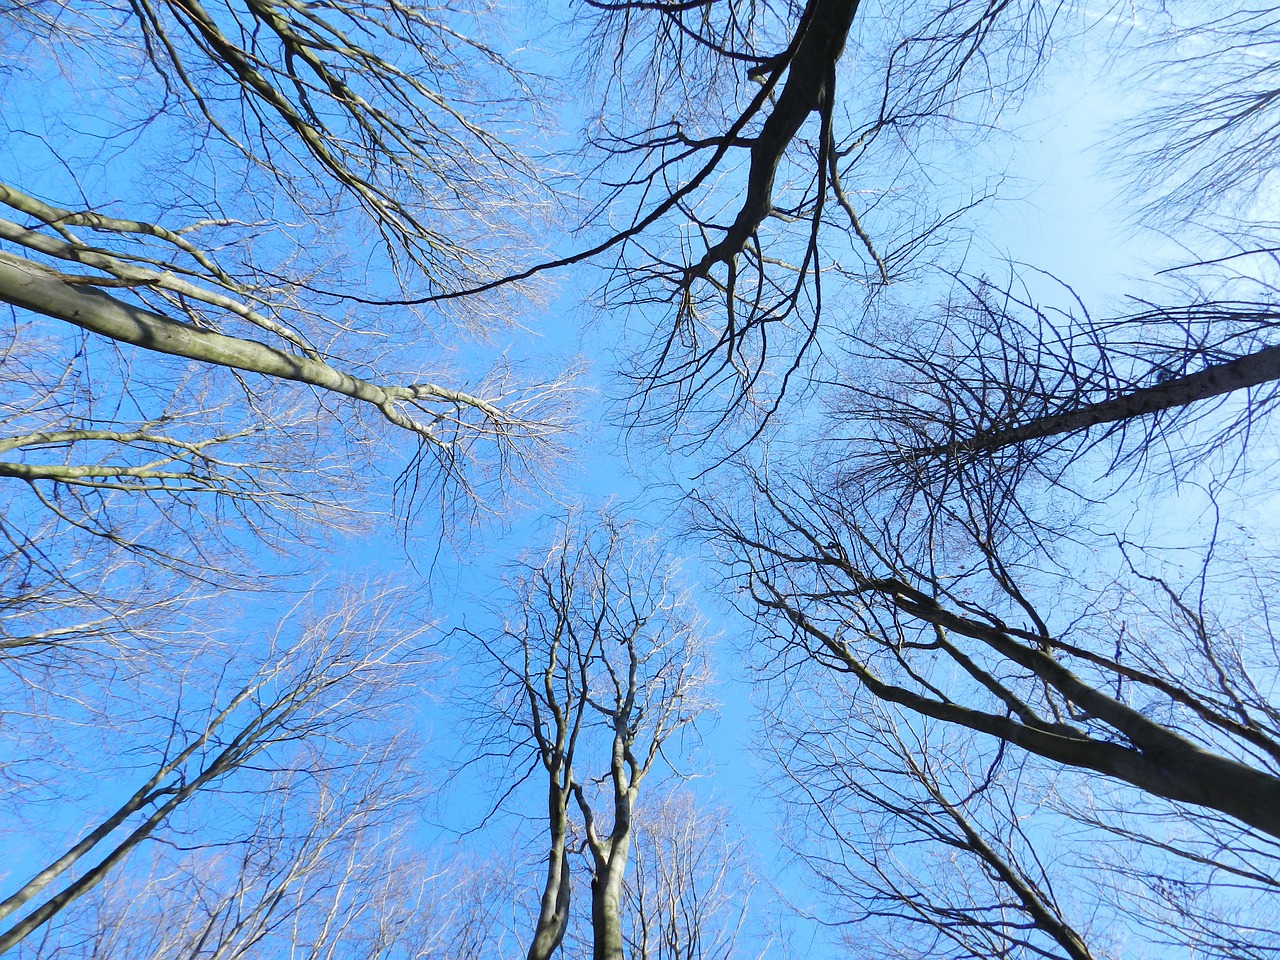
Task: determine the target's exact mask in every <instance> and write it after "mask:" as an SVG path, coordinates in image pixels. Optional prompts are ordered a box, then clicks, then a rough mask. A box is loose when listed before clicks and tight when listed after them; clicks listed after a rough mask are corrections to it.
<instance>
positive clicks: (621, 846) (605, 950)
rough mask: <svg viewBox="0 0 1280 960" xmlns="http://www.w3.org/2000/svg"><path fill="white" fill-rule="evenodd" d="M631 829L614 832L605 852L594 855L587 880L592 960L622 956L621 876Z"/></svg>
mask: <svg viewBox="0 0 1280 960" xmlns="http://www.w3.org/2000/svg"><path fill="white" fill-rule="evenodd" d="M630 847H631V831H630V829H627V830H626V831H625V832H624V833H623V834H622V835H621V836H618V835H616V834H615V835H614V836H613V837H612V838H611V842H610V844H609V851H608V855H607V856H605V857H597V858H596V876H595V878H594V879H593V880H592V881H591V928H592V933H593V948H592V953H591V957H592V960H623V951H622V946H623V940H622V878H623V876H624V874H625V873H626V869H627V857H628V854H629V853H630Z"/></svg>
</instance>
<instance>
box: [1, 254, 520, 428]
mask: <svg viewBox="0 0 1280 960" xmlns="http://www.w3.org/2000/svg"><path fill="white" fill-rule="evenodd" d="M0 300H3V301H5V302H7V303H11V304H13V305H14V306H18V307H22V308H24V309H26V310H31V311H33V312H35V313H39V314H43V315H44V316H47V317H52V318H54V319H55V320H62V321H65V322H66V323H71V324H74V325H75V326H77V327H80V328H82V329H84V330H88V331H89V332H91V333H96V334H99V335H100V336H104V337H107V338H109V339H111V340H115V341H116V342H118V343H128V344H131V345H133V346H136V347H142V348H143V349H146V350H154V351H156V352H157V353H166V354H169V355H170V356H175V357H186V358H187V359H189V360H198V361H200V362H202V363H210V364H215V365H218V366H224V367H231V368H233V369H236V370H245V371H248V372H250V373H259V374H262V375H264V376H268V377H276V378H279V379H282V380H293V381H296V382H298V383H305V384H308V385H309V386H313V387H317V388H318V389H321V390H327V391H329V392H331V393H337V394H341V395H342V396H346V397H351V398H352V399H355V400H360V401H362V402H364V403H368V404H371V405H372V406H374V407H377V408H378V410H379V411H380V412H381V413H382V415H383V416H384V417H385V418H386V419H387V420H388V421H390V422H391V423H393V424H394V425H395V426H397V427H401V428H403V429H405V430H409V431H411V432H412V433H415V434H417V435H418V436H420V437H423V438H425V439H427V440H430V441H431V442H433V443H436V444H439V445H446V443H445V441H442V440H440V439H438V438H437V437H436V435H435V432H434V429H433V425H432V423H429V422H423V421H421V420H418V419H415V418H414V417H412V416H410V415H408V414H406V413H405V411H404V408H403V406H402V405H403V404H406V403H408V404H413V403H422V402H426V403H439V404H442V405H445V406H449V407H458V406H464V407H471V408H473V409H475V410H477V411H478V412H480V413H482V414H483V415H484V416H486V417H489V418H492V419H494V420H496V421H499V422H501V421H504V420H506V419H507V417H506V415H505V414H504V413H503V411H502V410H500V409H498V408H497V407H495V406H493V405H492V404H490V403H488V402H487V401H485V400H483V399H481V398H479V397H475V396H472V395H470V394H466V393H462V392H459V391H456V390H448V389H446V388H443V387H438V386H435V385H434V384H429V383H423V384H414V385H412V386H389V387H382V386H378V385H377V384H373V383H369V382H368V381H367V380H361V379H360V378H358V377H353V376H351V375H350V374H348V373H343V372H342V371H340V370H338V369H336V368H335V367H332V366H330V365H329V364H327V363H325V362H323V361H320V360H313V359H311V358H309V357H299V356H295V355H293V354H290V353H286V352H285V351H283V350H278V349H276V348H274V347H270V346H267V345H266V344H264V343H259V342H258V341H256V340H246V339H242V338H239V337H229V336H226V335H225V334H221V333H215V332H214V331H212V330H203V329H201V328H200V327H197V326H194V325H192V324H189V323H183V322H181V321H178V320H174V319H171V318H170V317H166V316H164V315H162V314H159V313H155V312H153V311H151V310H147V309H144V308H142V307H139V306H135V305H133V304H130V303H127V302H125V301H123V300H119V299H117V298H115V297H112V296H110V295H109V294H106V293H103V292H102V291H101V290H95V289H92V288H91V287H87V286H81V285H77V284H74V283H71V282H69V278H67V277H66V275H64V274H59V273H56V272H54V271H53V270H50V269H48V268H47V267H43V266H40V265H38V264H35V263H31V262H29V261H26V260H23V259H21V258H19V257H15V256H12V255H11V254H6V253H3V252H0Z"/></svg>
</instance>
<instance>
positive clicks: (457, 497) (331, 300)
mask: <svg viewBox="0 0 1280 960" xmlns="http://www.w3.org/2000/svg"><path fill="white" fill-rule="evenodd" d="M451 16H452V15H450V14H449V13H447V12H446V11H444V10H432V9H429V8H414V9H410V8H407V7H403V6H400V5H397V4H394V3H393V4H389V5H382V6H379V5H376V4H361V3H357V4H338V5H331V6H330V7H328V8H326V10H324V11H320V10H316V9H304V8H303V7H300V6H297V5H296V4H288V3H280V4H275V3H257V2H251V3H248V4H236V3H232V4H229V5H219V6H218V7H217V8H216V9H214V8H211V9H205V8H204V7H202V6H201V5H199V4H196V5H194V6H193V5H191V4H168V3H160V4H151V3H140V4H133V5H130V6H126V7H122V8H119V9H117V8H115V7H113V6H112V5H110V4H102V5H96V4H88V5H84V6H83V7H77V8H75V9H72V8H67V7H63V6H60V5H55V4H44V3H37V4H32V5H24V6H23V7H22V8H21V9H20V10H19V9H17V8H15V9H14V10H12V11H6V13H5V17H6V19H7V20H8V21H10V24H11V27H12V29H13V30H15V31H16V34H15V37H14V39H13V41H12V42H13V43H14V45H15V47H16V48H18V49H19V50H20V51H21V56H19V57H18V58H17V59H16V61H15V65H14V69H12V70H9V71H6V74H5V78H4V83H5V93H4V95H5V99H6V102H9V103H14V104H21V105H23V106H24V108H25V109H24V111H23V113H22V114H21V116H19V115H17V114H13V115H12V116H11V117H10V118H9V122H10V123H11V125H12V128H11V129H12V133H13V137H12V139H11V142H10V146H9V147H8V148H7V151H6V152H7V154H8V156H9V158H10V162H7V163H6V166H7V169H9V170H10V172H11V173H12V174H14V175H17V176H22V175H23V174H25V175H26V176H27V178H28V179H30V180H31V181H32V183H31V185H30V186H28V187H24V186H22V185H21V184H17V183H14V182H8V183H6V184H4V185H0V204H2V205H3V207H4V209H5V210H7V211H8V217H7V218H0V245H2V246H3V247H4V249H3V250H0V301H3V302H6V303H8V304H10V305H12V306H13V307H14V308H15V312H14V317H15V325H14V328H13V333H12V334H11V336H10V337H9V338H7V342H6V343H5V345H4V347H3V355H4V358H5V365H6V368H7V369H12V370H13V371H14V372H15V374H17V373H19V371H21V375H18V376H15V377H14V378H13V380H12V382H11V383H9V384H8V385H7V387H8V389H6V394H5V397H4V398H3V404H4V405H3V408H2V411H3V412H2V414H0V415H2V416H3V419H4V421H5V424H6V425H5V427H4V435H3V437H2V438H0V452H2V453H3V454H4V462H3V464H0V476H6V477H9V478H11V479H13V480H18V481H23V482H24V483H25V484H26V486H27V488H28V489H29V490H31V491H32V492H33V493H34V494H35V495H36V496H37V498H38V499H39V500H40V502H42V503H44V504H45V506H46V507H48V508H49V509H50V510H51V511H53V512H54V513H55V514H58V515H62V516H64V517H65V519H66V520H67V521H68V522H70V523H72V524H78V525H80V526H81V527H82V528H83V529H86V530H89V531H91V532H95V533H99V534H104V535H108V536H113V537H124V534H122V533H121V532H119V531H118V530H117V529H116V526H117V525H116V524H115V523H114V522H113V521H112V520H111V519H110V518H107V517H104V516H103V508H102V506H101V504H102V503H103V501H105V500H107V499H108V498H109V494H111V493H113V492H122V491H123V492H127V493H130V494H133V495H136V496H138V497H140V498H143V499H146V498H150V499H152V500H154V501H156V502H159V503H161V504H163V505H164V506H162V507H161V512H163V511H164V509H165V506H167V505H169V504H173V505H174V508H173V509H174V510H175V512H178V513H181V512H182V511H183V510H184V509H186V505H187V504H189V503H192V502H198V501H200V500H201V499H204V498H205V497H212V498H213V499H215V500H216V499H223V500H226V501H229V503H227V504H226V505H225V506H224V507H218V506H212V505H211V506H210V507H209V508H207V510H206V512H211V511H212V510H216V509H226V510H228V511H230V512H232V513H249V514H253V513H258V512H260V513H265V514H267V518H266V519H265V520H262V521H260V522H261V523H263V524H266V525H269V526H272V525H273V526H274V527H275V533H276V535H277V536H279V535H281V534H282V533H283V531H285V530H287V529H288V528H290V527H296V526H298V520H297V518H300V517H303V516H306V515H309V514H314V513H315V512H316V511H317V510H319V511H320V513H321V516H322V517H324V518H326V519H327V518H328V517H330V516H332V514H333V512H334V510H335V509H341V508H342V507H343V506H345V505H346V504H345V502H344V501H345V499H346V492H345V491H344V490H343V486H344V485H347V486H350V485H353V480H354V478H358V477H360V474H361V471H360V470H359V469H358V468H356V469H352V466H353V465H352V463H351V460H352V457H351V453H352V452H354V450H355V449H356V448H357V447H358V446H359V445H360V444H365V445H366V446H367V439H368V432H369V431H371V430H372V431H373V432H374V434H375V435H381V434H382V431H381V430H379V429H378V427H377V422H381V423H382V424H384V425H385V426H386V427H387V428H389V430H390V434H389V435H390V436H395V435H396V434H399V435H402V436H404V437H406V438H408V440H409V442H410V444H411V450H412V451H413V452H412V453H411V454H410V455H409V456H408V457H406V458H403V461H402V463H401V465H400V466H401V467H402V468H403V467H404V465H405V463H406V462H407V464H408V467H407V470H406V474H405V481H406V483H405V486H404V487H403V488H402V492H403V493H405V494H406V495H407V496H421V495H423V494H425V493H427V492H429V491H433V490H434V491H438V492H439V493H440V495H441V499H442V503H443V506H444V508H445V509H446V510H447V509H448V508H449V507H450V506H451V505H453V506H456V505H458V504H459V503H461V505H463V506H464V507H465V506H466V503H467V501H468V500H470V499H471V498H473V497H476V496H479V495H480V494H481V493H482V488H483V485H484V484H486V483H489V482H497V483H499V484H501V483H502V482H504V481H505V480H507V479H511V478H515V479H525V478H527V477H528V476H529V474H530V468H536V467H538V466H539V464H540V461H542V460H544V459H545V457H546V456H547V455H548V454H550V453H552V451H553V450H554V447H555V439H554V437H555V434H556V431H557V428H558V422H559V417H560V413H561V410H560V407H561V405H562V403H563V400H564V388H565V386H566V384H567V381H566V380H565V379H563V378H561V377H558V376H552V377H550V378H547V379H545V380H544V381H543V382H541V383H521V382H520V381H521V377H520V374H519V373H518V371H516V370H514V369H513V368H512V366H511V365H509V364H507V363H505V362H500V363H498V364H497V365H496V366H494V367H493V368H492V369H491V370H490V371H488V372H485V371H484V370H483V369H482V368H481V367H480V365H479V364H477V363H474V362H469V363H467V364H466V365H467V366H468V367H469V368H470V369H468V370H467V371H465V372H462V371H451V370H450V367H451V366H452V365H453V364H452V363H451V361H450V360H449V359H448V358H447V354H448V352H449V346H450V344H449V341H450V337H449V335H448V334H446V333H444V332H443V331H442V330H441V329H439V328H440V327H441V326H442V325H443V324H448V325H450V326H452V327H454V329H455V330H459V328H461V329H460V330H459V333H458V334H457V336H458V337H463V336H468V335H471V334H479V335H483V333H484V332H485V331H487V330H491V329H493V328H494V327H495V325H507V324H509V323H510V322H511V321H512V320H513V319H514V317H512V316H511V313H512V311H514V310H517V309H519V303H518V302H517V301H516V300H515V299H513V298H507V299H501V298H494V297H491V298H489V299H488V300H487V301H485V300H484V298H480V297H477V298H473V299H472V300H471V301H468V306H467V307H465V308H459V310H458V311H455V312H454V315H453V317H452V318H447V317H445V315H444V314H442V312H441V311H440V310H435V311H434V312H433V313H431V314H430V315H427V314H422V313H419V312H417V311H415V310H414V308H412V307H411V306H409V305H407V304H404V303H403V301H405V300H406V299H411V298H412V296H413V295H414V294H416V293H419V292H421V291H422V290H423V289H427V290H439V289H446V290H447V289H452V288H453V287H454V286H456V285H457V284H458V283H460V282H462V281H463V280H464V279H465V278H470V279H471V281H473V280H474V279H475V278H476V277H484V276H488V275H490V273H491V272H492V271H494V270H497V271H498V272H502V259H501V257H502V251H503V250H504V249H508V248H510V246H511V245H512V242H513V241H512V238H513V237H514V236H515V231H516V230H517V225H518V224H520V223H527V222H529V220H530V219H531V218H535V219H536V212H535V207H536V205H537V203H538V202H539V200H540V199H541V198H542V196H543V195H544V192H543V191H541V188H540V187H539V185H538V181H537V173H536V170H535V169H534V167H533V165H532V164H530V163H529V162H528V161H527V160H525V159H524V158H523V157H522V156H521V155H520V154H519V153H518V152H517V151H516V150H515V149H514V148H512V147H511V146H509V145H508V144H507V143H505V142H504V141H503V139H502V138H501V137H500V136H499V135H498V134H497V133H494V132H493V131H492V130H490V129H489V127H490V125H493V126H496V127H497V128H498V129H501V130H503V131H504V132H506V130H507V129H508V128H509V126H510V124H511V122H512V121H517V120H519V119H520V117H519V116H517V115H518V114H520V113H523V115H524V119H525V120H528V118H529V115H530V110H531V109H532V104H531V97H530V95H529V91H528V89H527V86H526V80H525V79H524V78H522V77H521V76H520V75H519V73H518V72H517V71H516V70H515V69H514V68H513V67H512V66H511V65H510V64H508V63H506V62H505V61H504V60H503V58H502V57H501V55H500V54H498V53H497V52H496V51H495V50H493V49H491V48H490V47H488V46H486V45H485V44H484V43H483V42H481V41H479V40H474V39H470V38H468V37H467V36H465V34H464V32H463V26H464V25H463V24H462V23H461V22H459V21H458V18H452V21H451ZM86 50H92V51H93V55H92V56H86V55H85V51H86ZM49 60H52V62H55V63H60V64H62V65H63V66H64V67H65V69H66V70H67V71H68V72H74V73H75V74H76V76H77V81H78V82H76V83H69V84H68V83H58V82H56V76H55V78H51V77H50V75H49V72H48V70H47V67H46V63H47V62H49ZM112 76H130V77H131V79H132V82H130V83H127V84H124V85H121V84H119V83H115V84H114V85H112V86H110V87H109V88H107V89H106V90H105V91H104V85H105V84H109V83H110V82H111V79H110V78H111V77H112ZM479 85H486V86H487V89H488V90H489V91H490V94H489V97H488V98H487V99H481V98H478V97H476V96H475V95H474V94H475V91H476V89H477V87H478V86H479ZM50 86H52V87H53V90H52V91H49V89H48V88H49V87H50ZM41 88H44V95H45V96H50V95H52V96H55V97H64V98H65V101H66V102H65V103H59V108H60V109H59V111H58V112H57V114H56V115H55V116H52V117H51V116H49V115H47V114H46V113H44V112H43V111H42V110H41V109H40V104H41V102H42V101H41V100H40V98H39V97H38V96H37V93H36V91H37V90H40V89H41ZM95 97H97V98H98V99H103V98H108V97H109V98H110V99H111V101H112V108H113V113H114V115H116V116H118V117H119V123H118V125H117V126H116V127H111V126H110V125H108V126H107V127H106V128H105V129H104V132H103V133H102V137H101V141H102V142H104V143H106V144H109V145H110V149H112V150H114V151H116V152H117V153H118V154H119V157H118V158H117V160H116V161H115V163H116V164H117V165H118V164H119V163H121V162H129V161H132V162H134V163H136V164H137V167H138V169H139V170H142V171H157V172H156V174H155V175H154V176H153V177H152V178H151V182H150V183H149V184H148V185H147V186H146V187H143V188H141V189H139V188H138V186H137V185H135V184H129V185H128V186H127V187H125V188H124V190H125V196H124V198H123V199H115V196H116V194H115V193H114V191H115V190H117V189H120V185H119V184H116V183H114V182H112V179H111V177H112V173H113V170H112V168H104V167H103V165H102V163H101V160H100V158H99V156H98V155H97V154H95V152H94V150H95V147H94V146H93V141H91V140H89V139H88V138H86V137H84V136H83V135H81V134H80V133H79V132H78V131H77V130H76V129H75V128H74V120H71V119H69V118H75V117H76V116H77V111H82V112H83V111H94V110H95V109H99V110H100V108H95V106H94V98H95ZM77 98H80V99H79V101H77ZM99 115H100V113H99ZM135 122H136V123H137V124H138V125H139V126H138V127H135V125H134V124H135ZM69 126H70V127H71V129H68V127H69ZM138 129H141V131H142V133H141V134H139V133H137V130H138ZM166 151H167V152H166ZM15 152H16V154H15ZM211 164H212V165H221V169H219V170H218V171H217V173H216V174H215V173H213V172H211V171H210V165H211ZM116 169H118V166H117V167H116ZM57 170H62V171H69V172H70V173H71V174H72V175H71V176H69V177H68V176H62V175H60V174H57V173H54V172H53V171H57ZM95 188H96V189H95ZM50 194H52V195H54V196H58V195H59V194H60V195H61V196H62V197H65V198H67V199H66V202H64V203H61V204H58V203H51V202H49V201H47V200H45V199H42V196H48V195H50ZM95 194H96V196H95ZM104 198H105V199H104ZM344 231H345V232H344ZM362 232H363V234H362ZM369 234H372V237H374V238H377V241H378V242H377V243H375V244H373V245H371V244H370V236H369ZM361 260H363V261H364V262H365V266H364V267H363V268H358V267H356V266H355V265H354V264H355V263H358V262H359V261H361ZM468 282H470V281H468ZM389 298H390V299H395V300H398V301H400V302H402V305H401V306H398V307H391V306H373V305H371V304H372V303H373V302H374V301H378V302H382V301H387V300H388V299H389ZM361 300H363V301H365V305H361V304H360V301H361ZM31 314H36V315H38V316H39V317H42V318H43V319H42V320H33V319H32V318H31V316H30V315H31ZM433 327H434V328H435V329H431V328H433ZM468 329H469V331H470V333H467V332H466V331H467V330H468ZM79 331H84V332H86V333H88V334H90V335H91V336H89V337H85V336H84V335H83V334H81V333H80V332H79ZM397 340H398V341H401V343H400V344H398V345H396V346H394V348H393V347H392V345H391V343H389V342H388V341H392V342H394V341H397ZM165 358H175V359H176V361H178V362H176V363H175V362H169V361H168V360H166V359H165ZM193 364H194V366H193ZM6 379H8V378H6ZM282 382H283V383H286V384H297V385H300V386H301V387H303V388H305V390H306V391H309V392H310V393H311V395H312V396H311V397H310V398H306V396H305V393H303V392H300V391H298V390H296V389H288V388H281V387H280V386H279V385H280V384H281V383H282ZM121 397H124V398H127V399H118V398H121ZM347 404H350V405H352V406H350V407H344V405H347ZM361 409H364V410H367V411H368V412H369V413H370V414H371V415H372V417H371V418H368V419H367V420H366V418H364V417H362V416H361V415H360V413H359V410H361ZM339 411H341V412H339ZM335 414H337V415H336V416H335ZM344 433H345V434H346V440H347V442H348V444H349V446H351V449H349V450H348V451H341V450H340V449H335V448H336V446H337V445H340V444H341V443H342V442H343V439H344ZM329 451H334V453H333V455H332V456H331V455H330V453H329ZM317 456H318V457H319V462H316V461H317ZM535 472H536V470H535ZM354 485H357V486H358V484H354ZM291 508H292V509H291ZM282 509H284V510H285V512H286V513H287V515H288V519H285V518H283V517H280V516H279V514H280V511H281V510H282ZM198 510H199V508H197V512H198ZM184 532H185V533H187V534H189V533H190V531H189V530H187V531H184ZM126 542H128V541H127V540H126Z"/></svg>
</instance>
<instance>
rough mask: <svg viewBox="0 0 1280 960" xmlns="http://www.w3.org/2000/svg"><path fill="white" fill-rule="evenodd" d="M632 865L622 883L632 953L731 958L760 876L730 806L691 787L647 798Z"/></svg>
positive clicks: (649, 958) (655, 959) (685, 959)
mask: <svg viewBox="0 0 1280 960" xmlns="http://www.w3.org/2000/svg"><path fill="white" fill-rule="evenodd" d="M637 819H638V820H639V825H638V827H637V830H636V842H635V846H634V857H633V859H634V861H635V868H634V870H633V871H632V876H631V877H630V878H629V879H628V880H627V881H626V883H625V885H624V886H625V891H626V906H627V909H626V913H627V917H628V923H627V935H626V939H627V955H628V956H630V957H632V958H634V960H694V958H705V960H727V958H729V957H733V956H735V955H737V948H738V941H739V938H740V935H741V933H742V930H743V927H744V926H746V925H747V918H748V917H749V916H750V915H751V914H752V913H753V911H754V910H755V909H757V908H756V905H755V904H753V897H752V894H753V892H754V888H755V885H756V883H755V877H754V875H753V874H752V873H751V871H750V869H749V866H748V864H747V862H746V851H745V849H744V847H745V842H744V840H743V839H742V838H737V839H735V838H733V837H732V836H731V835H730V832H729V829H728V828H727V821H730V820H731V819H732V818H731V817H730V816H729V811H728V810H717V809H715V808H707V809H702V808H700V807H699V805H698V804H697V802H696V801H695V800H694V798H693V797H692V796H690V795H689V794H688V793H671V794H669V795H668V796H665V797H662V798H661V799H660V801H659V803H657V804H655V803H653V802H652V799H649V800H648V801H646V803H645V804H644V806H643V807H642V808H641V810H640V815H639V817H638V818H637Z"/></svg>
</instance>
